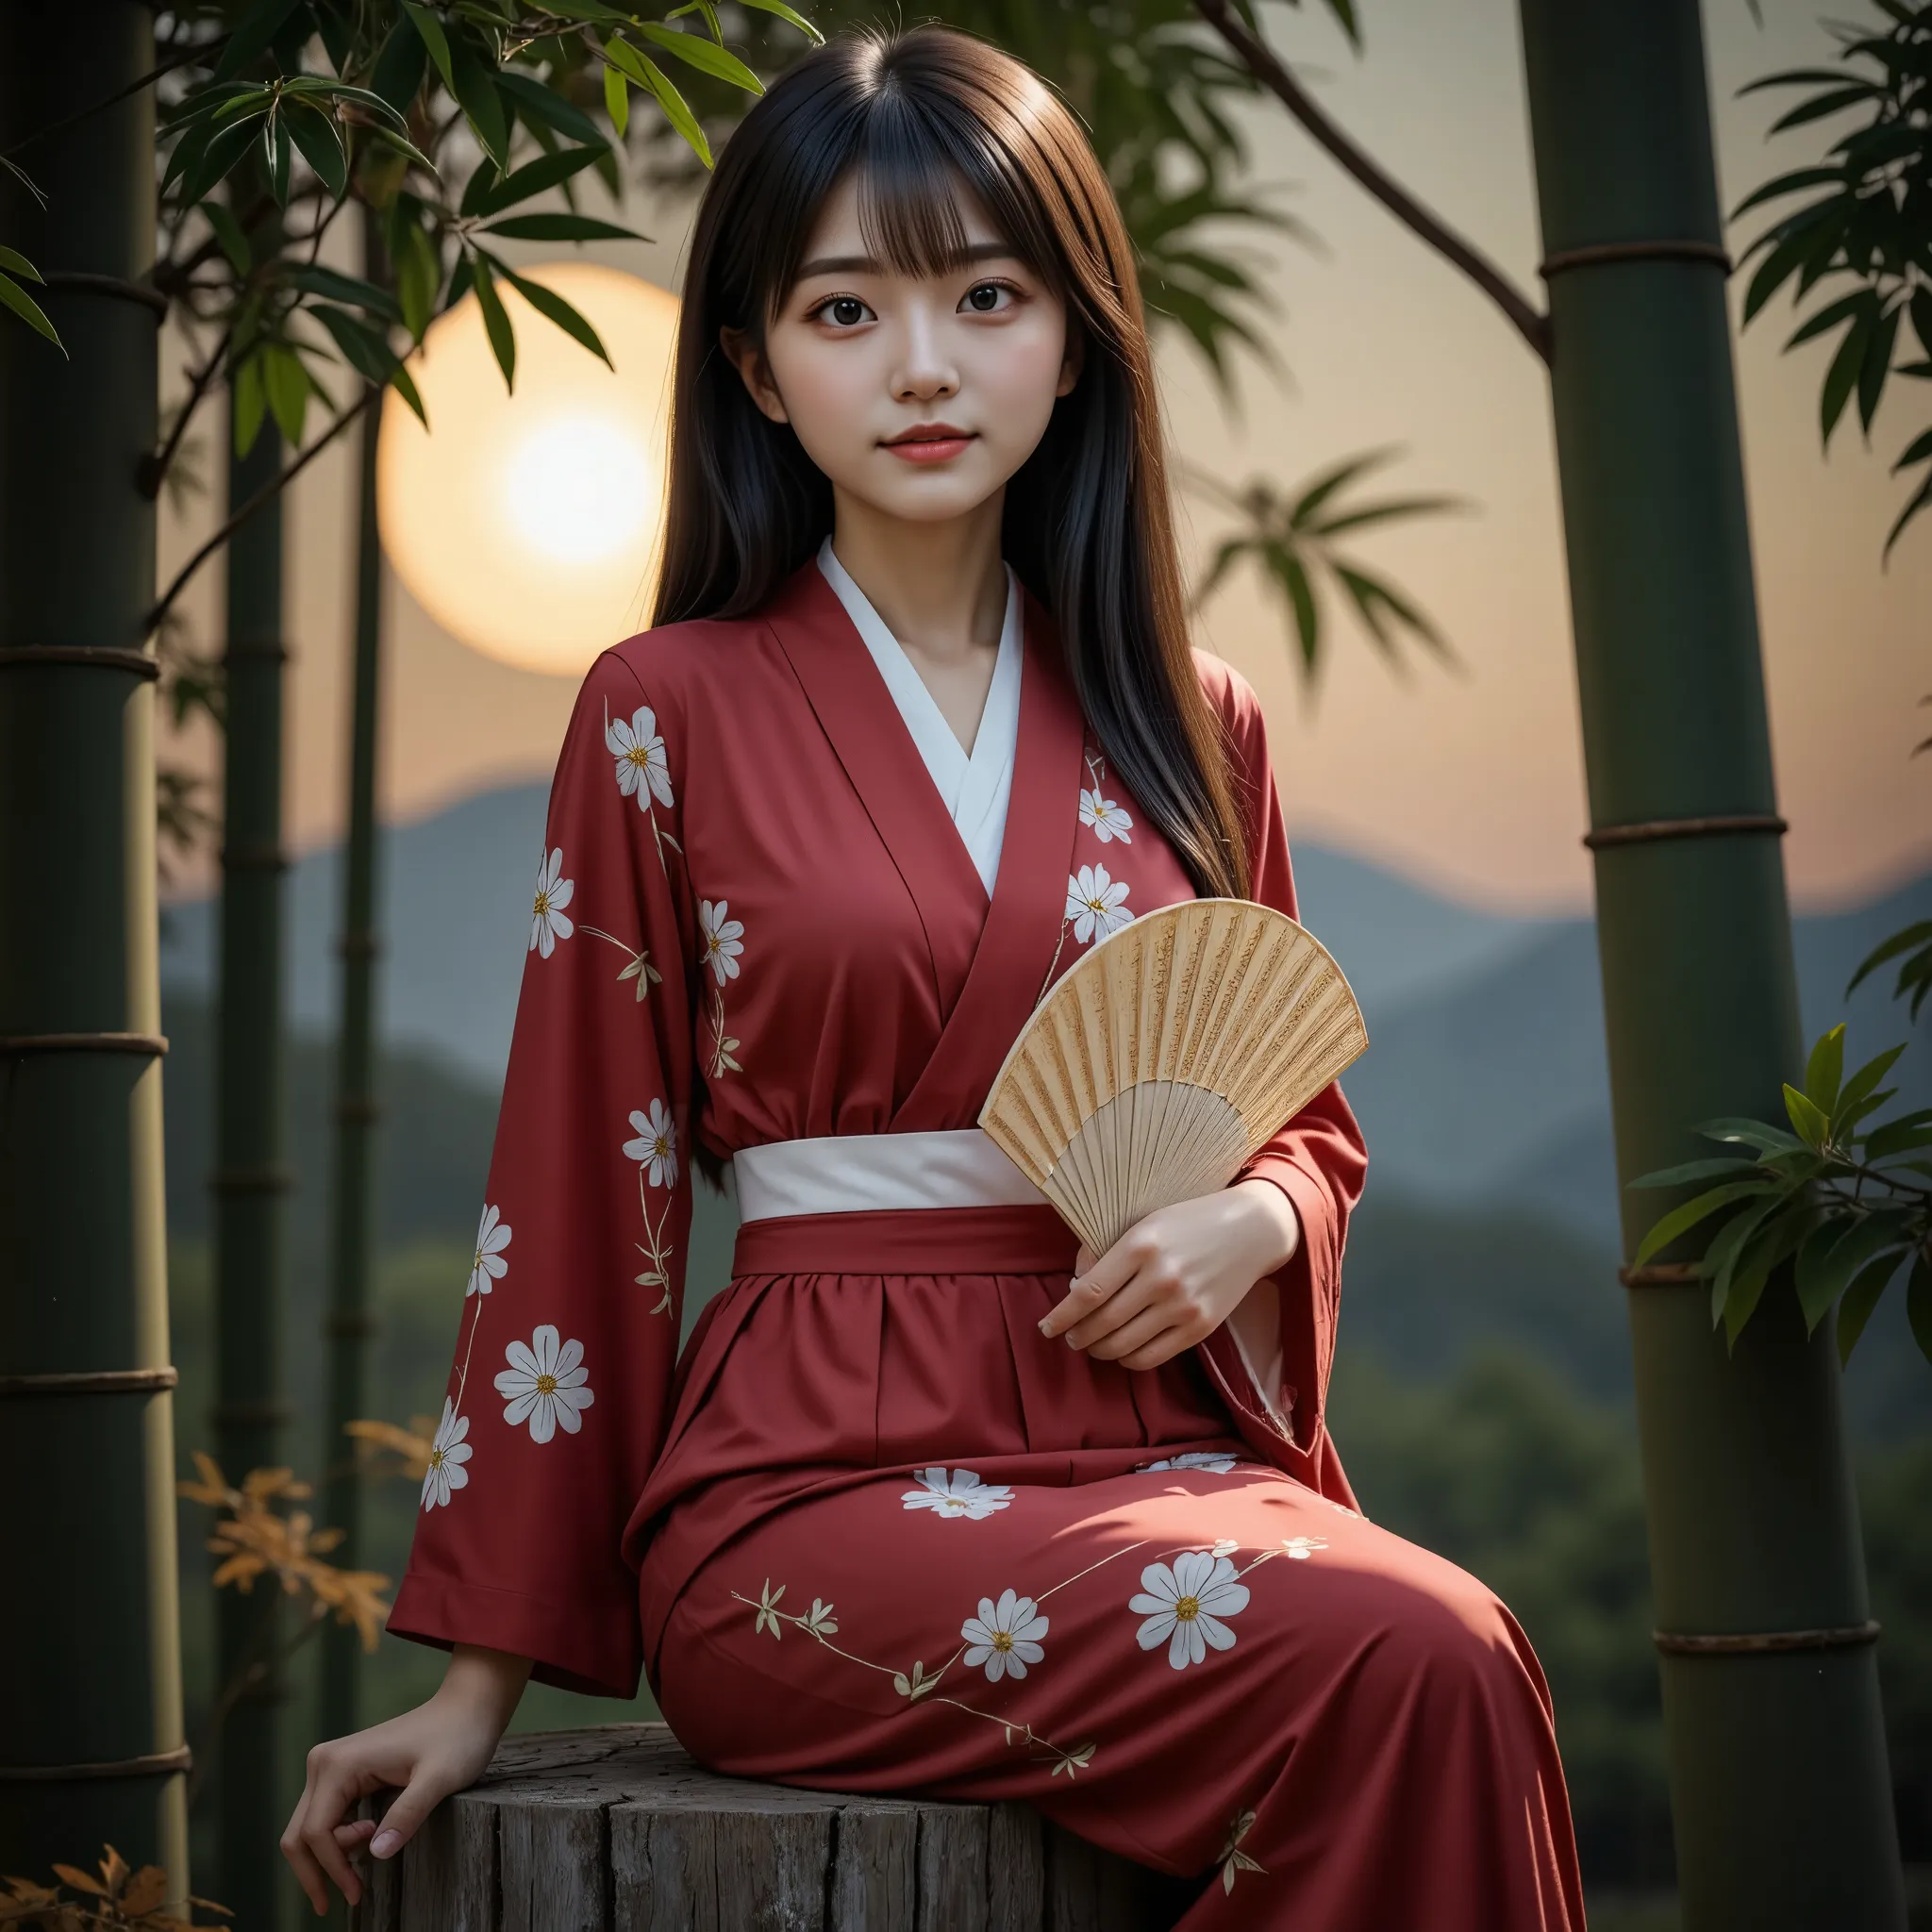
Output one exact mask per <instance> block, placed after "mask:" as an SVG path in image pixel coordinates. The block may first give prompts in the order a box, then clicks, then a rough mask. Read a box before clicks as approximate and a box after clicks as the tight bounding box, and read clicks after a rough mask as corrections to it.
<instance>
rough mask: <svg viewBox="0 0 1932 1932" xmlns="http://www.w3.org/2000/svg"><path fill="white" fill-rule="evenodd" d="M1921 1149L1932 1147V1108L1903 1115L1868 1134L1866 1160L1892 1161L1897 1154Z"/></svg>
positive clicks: (1866, 1138)
mask: <svg viewBox="0 0 1932 1932" xmlns="http://www.w3.org/2000/svg"><path fill="white" fill-rule="evenodd" d="M1921 1147H1932V1107H1926V1108H1919V1110H1918V1111H1917V1112H1915V1113H1906V1114H1901V1115H1900V1116H1899V1117H1898V1119H1897V1120H1895V1121H1887V1122H1886V1123H1885V1124H1884V1125H1883V1126H1881V1127H1876V1128H1874V1130H1873V1131H1872V1132H1871V1133H1869V1134H1867V1135H1866V1137H1865V1158H1866V1159H1867V1160H1890V1158H1891V1157H1892V1156H1893V1155H1895V1154H1911V1153H1914V1152H1916V1151H1917V1150H1918V1149H1919V1148H1921Z"/></svg>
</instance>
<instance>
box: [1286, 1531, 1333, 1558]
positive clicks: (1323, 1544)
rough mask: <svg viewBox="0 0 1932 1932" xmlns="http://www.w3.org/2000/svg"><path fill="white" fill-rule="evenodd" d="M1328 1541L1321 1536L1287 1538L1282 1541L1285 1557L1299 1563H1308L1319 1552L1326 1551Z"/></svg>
mask: <svg viewBox="0 0 1932 1932" xmlns="http://www.w3.org/2000/svg"><path fill="white" fill-rule="evenodd" d="M1327 1547H1328V1539H1327V1538H1326V1537H1321V1536H1285V1537H1283V1538H1282V1540H1281V1549H1282V1554H1283V1555H1284V1556H1289V1557H1293V1558H1294V1559H1295V1561H1296V1562H1297V1563H1306V1562H1307V1559H1308V1558H1309V1557H1312V1556H1313V1555H1314V1554H1315V1552H1316V1551H1317V1550H1325V1549H1326V1548H1327Z"/></svg>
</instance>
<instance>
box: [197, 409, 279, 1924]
mask: <svg viewBox="0 0 1932 1932" xmlns="http://www.w3.org/2000/svg"><path fill="white" fill-rule="evenodd" d="M281 465H282V441H281V438H280V436H279V434H278V433H277V432H276V430H275V425H274V424H273V422H269V423H265V424H264V425H262V428H261V431H260V434H259V435H258V437H257V439H256V441H255V445H254V447H253V448H252V449H251V450H250V451H249V453H248V454H247V455H246V456H245V457H241V458H238V457H236V456H235V455H234V453H233V445H232V441H230V443H229V455H228V500H229V501H230V502H231V503H236V502H241V501H242V500H244V499H245V498H248V497H251V496H253V495H254V494H255V493H256V492H257V491H260V490H263V489H265V488H267V487H268V486H269V484H270V483H272V482H273V480H274V479H275V476H276V475H277V474H278V473H279V471H280V469H281ZM285 501H286V498H285V497H277V498H276V499H275V502H274V503H273V504H272V505H271V506H270V507H269V508H267V509H265V510H264V511H263V512H262V513H261V514H260V515H258V516H257V517H254V518H252V519H251V520H250V521H249V522H248V523H246V524H244V525H242V527H241V528H240V529H239V530H238V531H237V532H236V533H235V535H234V537H233V539H232V540H231V541H230V542H229V545H228V549H227V554H226V557H225V575H226V579H227V644H226V650H225V656H224V660H223V661H224V668H225V679H226V691H227V730H226V735H225V785H224V793H223V809H224V819H223V841H222V898H221V940H220V964H219V974H220V978H219V985H218V991H217V1008H216V1035H215V1161H216V1169H215V1172H214V1174H212V1175H210V1176H209V1185H210V1186H211V1187H212V1188H213V1190H214V1193H215V1212H214V1286H215V1374H216V1394H215V1409H214V1416H213V1421H214V1436H215V1444H216V1452H215V1453H216V1459H217V1460H218V1461H219V1462H220V1463H221V1465H222V1467H223V1468H224V1469H225V1470H226V1471H227V1472H229V1474H231V1475H232V1476H233V1477H234V1478H235V1479H236V1480H238V1481H239V1480H240V1478H241V1475H242V1473H243V1472H245V1471H247V1470H250V1469H258V1468H264V1467H274V1466H277V1465H279V1464H281V1463H283V1462H285V1461H286V1460H287V1456H286V1453H285V1449H284V1441H285V1432H286V1425H287V1423H288V1420H289V1416H288V1407H287V1404H286V1402H285V1401H284V1399H283V1393H282V1303H283V1297H284V1293H285V1289H284V1276H285V1270H286V1257H285V1254H284V1246H285V1242H284V1207H285V1199H286V1195H287V1192H288V1189H289V1186H290V1184H291V1176H290V1174H289V1172H288V1170H287V1169H286V1167H285V1166H284V1165H283V1156H284V1147H285V1124H284V1110H285V1108H284V1092H283V1085H284V1081H283V1014H282V1007H283V986H282V970H281V968H282V897H283V893H282V873H283V871H284V869H285V867H286V865H287V863H288V861H287V858H286V857H285V855H284V854H283V852H282V849H281V837H282V670H283V661H284V658H285V655H286V652H285V646H284V644H283V641H282V505H283V503H284V502H285ZM263 1615H264V1612H263V1608H262V1606H261V1604H260V1602H259V1601H258V1594H250V1595H246V1596H244V1595H242V1594H241V1593H240V1592H239V1591H232V1590H225V1591H221V1592H220V1593H219V1595H218V1597H217V1600H216V1630H217V1653H218V1657H219V1671H218V1681H220V1682H222V1683H227V1682H228V1681H230V1680H231V1679H232V1678H233V1677H234V1676H235V1675H236V1674H237V1672H238V1671H241V1670H244V1669H246V1668H248V1666H249V1664H250V1662H251V1661H252V1660H253V1658H254V1657H256V1656H257V1655H258V1652H259V1648H260V1647H262V1646H263V1644H264V1640H263V1639H262V1637H261V1636H260V1625H261V1623H262V1620H263ZM265 1647H266V1649H267V1651H268V1653H269V1654H270V1655H271V1656H274V1655H275V1653H276V1652H277V1651H278V1649H279V1643H278V1641H277V1640H276V1634H275V1631H273V1630H271V1632H270V1633H269V1636H268V1638H267V1640H266V1643H265ZM286 1696H287V1691H286V1688H285V1681H284V1678H283V1674H282V1673H281V1672H280V1670H279V1669H275V1668H272V1669H269V1670H267V1671H262V1672H259V1673H257V1674H254V1675H252V1676H251V1677H250V1679H249V1681H248V1684H247V1688H246V1689H245V1690H244V1691H242V1694H241V1695H240V1696H239V1697H238V1698H237V1699H236V1700H235V1703H234V1705H233V1706H232V1707H231V1708H230V1709H229V1711H228V1713H227V1716H226V1718H225V1721H224V1723H223V1725H222V1729H221V1737H220V1742H219V1745H218V1747H217V1748H218V1751H219V1757H218V1761H217V1763H216V1765H215V1767H214V1779H213V1782H214V1786H215V1791H216V1800H215V1805H216V1819H217V1835H218V1839H219V1842H220V1845H221V1870H220V1882H221V1885H222V1887H223V1890H221V1891H220V1892H219V1893H217V1894H216V1896H218V1897H219V1898H220V1899H221V1901H222V1903H223V1904H224V1905H225V1906H227V1907H229V1908H230V1910H232V1911H233V1912H234V1914H235V1920H236V1924H240V1925H247V1926H250V1927H256V1928H260V1932H271V1928H272V1927H273V1926H274V1925H275V1920H276V1916H277V1911H278V1905H279V1898H280V1894H281V1891H282V1881H281V1869H280V1868H281V1858H280V1853H279V1851H278V1849H277V1845H276V1840H277V1839H278V1838H279V1836H280V1833H281V1828H282V1824H283V1822H284V1820H285V1819H286V1817H287V1815H288V1811H289V1808H290V1807H289V1806H288V1805H285V1804H284V1803H283V1802H282V1798H283V1796H284V1793H283V1792H282V1790H281V1762H280V1741H281V1709H280V1707H281V1704H282V1702H283V1700H284V1699H285V1698H286ZM290 1795H291V1801H292V1794H290Z"/></svg>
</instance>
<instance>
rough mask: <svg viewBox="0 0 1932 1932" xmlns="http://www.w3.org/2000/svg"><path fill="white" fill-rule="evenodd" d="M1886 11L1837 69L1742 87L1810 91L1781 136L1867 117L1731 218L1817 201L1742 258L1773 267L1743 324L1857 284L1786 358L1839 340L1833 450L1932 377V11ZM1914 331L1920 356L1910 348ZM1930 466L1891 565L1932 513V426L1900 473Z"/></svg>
mask: <svg viewBox="0 0 1932 1932" xmlns="http://www.w3.org/2000/svg"><path fill="white" fill-rule="evenodd" d="M1876 5H1877V7H1878V10H1879V12H1880V13H1881V14H1882V15H1883V16H1884V25H1882V26H1881V27H1880V28H1879V29H1878V30H1877V31H1875V32H1874V31H1867V30H1863V29H1860V28H1857V27H1852V26H1842V27H1838V28H1836V29H1834V31H1835V32H1836V33H1837V34H1838V37H1839V40H1840V48H1839V58H1840V61H1841V62H1842V63H1843V64H1842V65H1841V66H1840V67H1838V68H1802V69H1796V70H1793V71H1791V72H1789V73H1783V74H1773V75H1766V76H1765V77H1764V78H1763V79H1762V80H1757V81H1754V82H1753V83H1752V84H1751V85H1750V86H1749V87H1747V88H1745V89H1744V90H1743V92H1746V93H1754V92H1757V91H1758V90H1760V89H1765V88H1804V89H1807V90H1809V92H1807V95H1806V97H1805V98H1804V99H1803V100H1801V101H1800V102H1799V103H1798V105H1797V106H1796V107H1794V108H1791V109H1790V111H1789V112H1787V113H1786V114H1784V115H1783V116H1782V117H1781V118H1780V119H1779V120H1778V121H1777V122H1776V123H1775V124H1774V126H1773V128H1772V132H1773V133H1774V134H1777V133H1782V132H1784V131H1786V130H1787V129H1790V128H1793V127H1804V126H1808V125H1810V124H1811V123H1813V122H1816V121H1822V120H1824V119H1827V118H1829V117H1831V116H1834V115H1837V114H1840V113H1846V112H1860V113H1862V114H1863V116H1864V117H1865V118H1864V119H1863V120H1862V121H1861V122H1860V124H1859V125H1857V126H1856V127H1854V128H1853V129H1852V130H1851V131H1850V132H1849V133H1847V134H1845V135H1843V136H1841V137H1840V139H1839V140H1837V141H1835V142H1833V143H1832V144H1831V146H1830V147H1828V148H1827V149H1826V150H1825V157H1826V158H1825V159H1824V162H1823V163H1821V164H1820V165H1817V166H1813V167H1807V168H1798V169H1794V170H1792V171H1790V173H1787V174H1784V175H1778V176H1777V177H1776V178H1775V179H1774V180H1771V181H1767V182H1766V183H1765V184H1764V185H1763V186H1762V187H1761V188H1759V189H1757V191H1756V192H1753V193H1751V194H1749V195H1747V196H1746V197H1745V198H1744V199H1743V201H1741V202H1740V204H1739V205H1738V208H1737V209H1736V210H1735V213H1734V215H1733V219H1736V217H1737V216H1738V215H1742V214H1745V213H1747V212H1748V211H1750V210H1751V209H1753V208H1761V207H1763V206H1765V205H1766V204H1768V203H1770V202H1773V201H1781V200H1784V199H1785V198H1786V197H1788V196H1790V195H1796V194H1806V195H1810V196H1811V198H1810V199H1808V200H1807V201H1806V202H1805V203H1804V204H1803V206H1802V207H1799V208H1795V209H1792V210H1790V212H1788V213H1786V214H1783V215H1781V216H1779V218H1778V219H1777V220H1776V221H1775V222H1774V223H1773V224H1772V225H1771V226H1770V227H1768V228H1767V229H1765V231H1764V232H1763V233H1762V234H1761V235H1759V236H1758V237H1757V240H1756V241H1755V242H1752V244H1751V245H1750V247H1749V248H1748V249H1746V250H1745V252H1744V255H1743V258H1742V259H1743V261H1746V262H1748V261H1749V260H1751V258H1753V257H1754V256H1759V255H1761V256H1762V257H1763V259H1762V260H1761V261H1760V262H1759V263H1758V266H1757V273H1756V274H1755V275H1753V276H1752V278H1751V283H1750V287H1749V289H1748V290H1747V291H1746V293H1745V297H1744V321H1745V322H1746V324H1747V325H1748V324H1749V323H1750V321H1751V320H1752V318H1753V317H1754V316H1756V315H1757V312H1758V311H1759V310H1760V309H1761V308H1763V307H1764V305H1765V304H1766V303H1767V302H1769V301H1770V299H1771V298H1772V296H1773V295H1774V294H1775V293H1776V292H1777V291H1778V290H1779V289H1781V288H1783V287H1784V286H1785V285H1786V284H1787V283H1789V284H1790V286H1791V292H1792V301H1793V305H1794V306H1795V305H1796V304H1798V303H1801V302H1802V301H1803V300H1804V299H1805V297H1806V296H1807V295H1808V294H1810V293H1811V291H1813V290H1814V289H1818V290H1820V291H1821V292H1823V291H1825V290H1828V289H1831V288H1835V287H1842V286H1843V285H1844V284H1846V283H1849V284H1850V285H1851V287H1850V289H1849V291H1848V292H1845V293H1842V294H1838V295H1836V296H1834V298H1833V299H1832V300H1830V301H1828V302H1827V303H1825V305H1824V307H1823V308H1818V309H1816V310H1814V311H1813V312H1812V313H1811V315H1810V316H1809V317H1808V318H1807V320H1806V321H1804V322H1803V323H1802V324H1801V325H1799V326H1798V328H1797V329H1796V330H1794V331H1793V333H1792V334H1791V336H1790V339H1789V341H1787V342H1786V344H1785V346H1786V348H1788V349H1790V348H1793V347H1795V346H1796V345H1797V344H1798V343H1800V342H1804V341H1810V340H1811V339H1812V338H1813V337H1815V336H1820V335H1824V334H1826V333H1828V332H1829V331H1831V330H1833V329H1840V328H1841V329H1842V330H1843V334H1842V335H1841V336H1840V338H1839V342H1838V348H1837V351H1836V353H1835V354H1834V355H1833V357H1832V359H1831V364H1830V366H1829V368H1828V369H1827V370H1826V372H1825V376H1824V388H1823V391H1822V392H1821V394H1820V397H1819V420H1820V427H1821V429H1822V431H1823V435H1824V441H1825V442H1826V443H1827V445H1828V444H1829V442H1830V441H1831V432H1832V430H1833V429H1834V428H1835V427H1836V426H1837V424H1838V421H1839V418H1840V416H1841V415H1842V414H1843V413H1844V409H1845V407H1846V405H1847V404H1848V403H1849V402H1850V401H1851V399H1852V398H1853V396H1854V395H1856V396H1857V404H1858V420H1859V424H1860V426H1861V427H1862V428H1863V429H1865V430H1866V431H1867V432H1869V431H1870V429H1871V427H1872V419H1873V417H1874V415H1875V414H1876V413H1877V409H1878V404H1879V400H1880V398H1881V397H1882V396H1883V394H1884V392H1885V387H1886V383H1887V381H1888V380H1889V378H1890V376H1892V375H1902V376H1907V377H1910V378H1913V379H1916V380H1920V381H1924V380H1925V379H1927V378H1932V0H1876ZM1813 191H1817V192H1815V193H1814V192H1813ZM1907 322H1909V325H1910V332H1911V335H1912V336H1915V337H1916V338H1917V341H1918V353H1917V354H1916V356H1913V355H1912V354H1911V352H1910V350H1909V349H1908V347H1907V341H1908V338H1907V334H1906V325H1907ZM1920 464H1924V465H1925V469H1926V474H1925V475H1924V477H1923V478H1922V479H1921V480H1920V482H1919V485H1918V488H1917V489H1916V490H1915V491H1913V493H1912V495H1911V496H1910V497H1909V498H1908V500H1907V503H1906V506H1905V508H1903V509H1902V510H1901V511H1900V512H1899V515H1898V519H1897V521H1896V522H1895V523H1894V524H1893V525H1892V526H1891V530H1890V535H1889V536H1888V537H1887V538H1886V541H1885V548H1886V551H1887V553H1888V554H1889V553H1890V549H1891V546H1892V544H1893V543H1895V542H1896V541H1898V538H1899V536H1900V533H1901V532H1902V531H1903V530H1904V529H1905V526H1906V525H1907V524H1908V523H1909V522H1910V521H1911V520H1912V518H1913V517H1915V516H1917V515H1918V513H1919V512H1920V511H1921V510H1923V509H1924V508H1926V506H1927V505H1928V504H1932V429H1927V430H1925V431H1924V433H1923V434H1922V435H1920V436H1917V437H1915V438H1914V439H1913V440H1912V441H1910V442H1909V443H1908V444H1907V446H1906V449H1905V451H1904V452H1903V454H1902V455H1901V456H1900V457H1899V458H1898V460H1897V461H1896V462H1895V463H1894V464H1893V465H1892V473H1893V475H1897V474H1898V473H1899V472H1900V471H1902V470H1909V469H1913V468H1916V467H1917V466H1919V465H1920Z"/></svg>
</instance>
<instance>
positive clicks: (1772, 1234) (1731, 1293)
mask: <svg viewBox="0 0 1932 1932" xmlns="http://www.w3.org/2000/svg"><path fill="white" fill-rule="evenodd" d="M1811 1212H1812V1210H1811V1209H1809V1208H1806V1207H1804V1206H1803V1205H1802V1204H1796V1203H1794V1204H1793V1205H1792V1207H1791V1208H1789V1209H1787V1210H1785V1211H1783V1212H1781V1213H1778V1214H1774V1215H1773V1216H1771V1217H1769V1218H1768V1219H1767V1220H1766V1222H1765V1224H1764V1226H1763V1227H1762V1228H1761V1229H1760V1230H1759V1231H1758V1232H1757V1234H1756V1235H1754V1236H1753V1237H1752V1239H1751V1241H1749V1242H1748V1243H1747V1244H1746V1246H1745V1247H1744V1249H1743V1250H1742V1251H1741V1252H1740V1256H1739V1258H1738V1263H1737V1266H1736V1268H1735V1269H1734V1270H1733V1272H1732V1274H1731V1278H1730V1282H1729V1284H1728V1286H1727V1287H1726V1289H1725V1291H1724V1336H1725V1339H1726V1340H1727V1341H1729V1342H1730V1343H1731V1344H1732V1346H1734V1347H1735V1346H1736V1344H1737V1340H1738V1337H1739V1336H1740V1335H1741V1334H1742V1333H1743V1332H1744V1328H1745V1325H1746V1324H1748V1323H1749V1321H1750V1320H1751V1317H1752V1316H1753V1315H1754V1314H1756V1313H1757V1304H1758V1303H1759V1302H1760V1301H1761V1300H1762V1299H1763V1298H1764V1289H1765V1284H1766V1283H1767V1282H1768V1281H1769V1280H1770V1279H1771V1271H1772V1270H1773V1269H1774V1268H1775V1267H1776V1266H1777V1265H1778V1263H1779V1262H1780V1261H1782V1260H1784V1259H1785V1258H1786V1257H1787V1256H1789V1255H1790V1254H1791V1253H1792V1252H1793V1251H1794V1250H1795V1249H1796V1248H1797V1247H1798V1245H1799V1243H1800V1242H1802V1241H1804V1239H1805V1237H1806V1235H1807V1233H1808V1232H1809V1231H1810V1226H1811Z"/></svg>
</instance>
